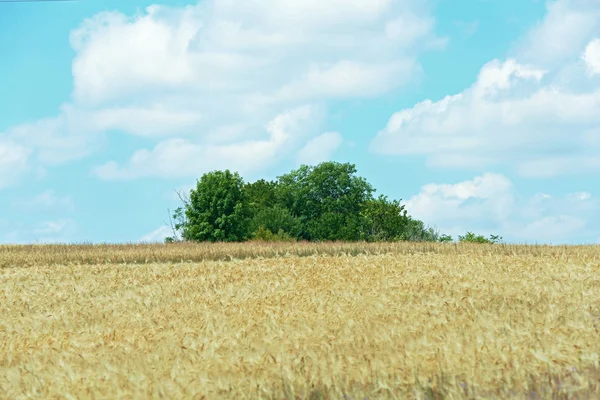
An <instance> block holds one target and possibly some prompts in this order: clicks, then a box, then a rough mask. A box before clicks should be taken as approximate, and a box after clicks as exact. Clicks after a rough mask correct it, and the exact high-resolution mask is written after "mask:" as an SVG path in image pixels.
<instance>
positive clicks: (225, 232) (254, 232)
mask: <svg viewBox="0 0 600 400" xmlns="http://www.w3.org/2000/svg"><path fill="white" fill-rule="evenodd" d="M356 173H357V170H356V166H355V165H354V164H350V163H337V162H323V163H321V164H318V165H316V166H307V165H302V166H300V167H299V168H298V169H296V170H292V171H290V172H289V173H287V174H283V175H281V176H279V177H277V179H276V180H274V181H266V180H264V179H261V180H258V181H256V182H253V183H245V182H244V180H243V179H242V177H241V176H240V175H239V174H238V173H237V172H234V173H232V172H230V171H229V170H225V171H212V172H208V173H206V174H204V175H202V177H201V178H200V179H199V180H198V181H197V183H196V187H195V188H194V189H192V190H191V191H190V194H189V199H182V200H183V201H184V205H183V206H182V207H179V208H177V209H176V210H175V212H174V214H173V218H174V219H175V221H176V224H175V226H174V231H175V230H177V231H180V232H182V233H181V236H182V238H183V239H184V240H191V241H211V242H215V241H245V240H248V239H263V240H308V241H332V240H343V241H358V240H366V241H394V240H412V241H451V240H452V238H451V237H450V236H448V235H440V234H439V233H438V232H436V231H435V230H434V229H433V228H427V227H425V224H424V223H423V222H422V221H419V220H416V219H414V218H412V217H411V216H410V215H408V213H407V210H406V209H405V206H404V205H401V204H400V200H390V199H388V198H387V197H386V196H383V195H380V196H379V197H374V196H373V193H374V192H375V189H374V188H373V186H371V184H369V182H367V180H366V179H364V178H362V177H360V176H358V175H357V174H356ZM173 240H175V238H167V241H173Z"/></svg>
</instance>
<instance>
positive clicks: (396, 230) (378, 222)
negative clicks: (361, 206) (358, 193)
mask: <svg viewBox="0 0 600 400" xmlns="http://www.w3.org/2000/svg"><path fill="white" fill-rule="evenodd" d="M364 217H365V236H366V239H367V240H369V241H381V240H384V241H390V240H398V239H400V238H401V237H402V234H403V233H404V232H405V231H406V228H407V225H408V221H409V220H408V218H409V217H408V216H407V215H406V210H405V209H404V206H403V205H400V201H398V200H392V201H390V200H388V198H387V196H384V195H380V196H379V197H378V198H376V199H371V200H368V201H367V203H366V207H365V210H364Z"/></svg>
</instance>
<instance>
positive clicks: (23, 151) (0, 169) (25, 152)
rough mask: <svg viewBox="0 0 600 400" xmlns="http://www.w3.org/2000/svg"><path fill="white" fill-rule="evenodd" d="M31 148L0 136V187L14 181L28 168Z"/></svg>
mask: <svg viewBox="0 0 600 400" xmlns="http://www.w3.org/2000/svg"><path fill="white" fill-rule="evenodd" d="M30 154H31V150H30V149H28V148H27V147H24V146H21V145H19V144H16V143H14V142H13V141H10V140H5V139H3V138H2V136H0V189H2V188H3V187H6V186H9V185H11V184H13V183H15V182H16V181H17V180H18V179H19V178H20V177H21V175H22V174H24V173H25V172H26V171H27V170H28V159H29V157H30Z"/></svg>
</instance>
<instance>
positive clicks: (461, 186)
mask: <svg viewBox="0 0 600 400" xmlns="http://www.w3.org/2000/svg"><path fill="white" fill-rule="evenodd" d="M404 204H405V205H406V208H407V210H408V211H409V214H410V215H412V216H414V217H416V218H418V219H421V220H423V221H425V222H426V223H427V224H430V225H434V226H436V227H437V228H438V229H439V230H440V231H441V232H442V233H447V234H450V235H453V236H454V239H457V237H458V235H463V234H465V232H467V231H473V232H475V233H478V234H484V235H485V236H488V235H491V234H499V235H500V236H503V237H504V239H505V240H506V241H508V242H512V243H550V244H557V243H573V244H575V243H586V240H589V238H590V237H593V233H594V231H595V228H596V227H597V225H598V223H600V218H599V216H600V199H598V198H597V197H595V196H593V195H592V194H591V193H588V192H576V193H570V194H567V195H564V196H551V195H549V194H546V193H538V194H536V195H534V196H531V197H522V196H519V194H518V192H517V190H516V189H515V188H514V186H513V184H512V182H511V181H510V180H509V179H508V178H507V177H505V176H503V175H500V174H494V173H485V174H483V175H481V176H478V177H475V178H474V179H472V180H468V181H463V182H457V183H451V184H437V183H432V184H428V185H425V186H423V187H422V188H421V191H420V192H419V193H418V194H416V195H414V196H413V197H411V198H410V199H408V200H407V201H405V202H404Z"/></svg>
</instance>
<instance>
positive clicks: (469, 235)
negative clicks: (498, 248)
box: [458, 232, 502, 244]
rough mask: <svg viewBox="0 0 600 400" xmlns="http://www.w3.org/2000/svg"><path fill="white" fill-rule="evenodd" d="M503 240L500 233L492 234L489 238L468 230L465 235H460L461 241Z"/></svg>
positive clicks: (490, 242) (490, 241) (497, 241)
mask: <svg viewBox="0 0 600 400" xmlns="http://www.w3.org/2000/svg"><path fill="white" fill-rule="evenodd" d="M501 240H502V237H501V236H498V235H490V238H489V239H486V238H485V237H484V236H483V235H475V234H474V233H473V232H467V233H466V234H465V235H464V236H460V235H459V236H458V241H459V242H467V243H489V244H494V243H499V242H500V241H501Z"/></svg>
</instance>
